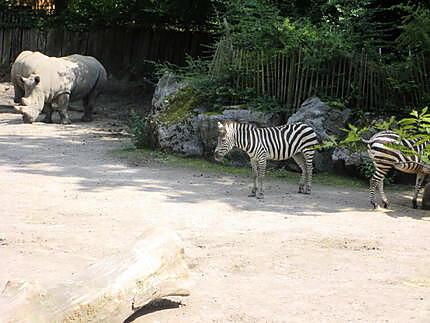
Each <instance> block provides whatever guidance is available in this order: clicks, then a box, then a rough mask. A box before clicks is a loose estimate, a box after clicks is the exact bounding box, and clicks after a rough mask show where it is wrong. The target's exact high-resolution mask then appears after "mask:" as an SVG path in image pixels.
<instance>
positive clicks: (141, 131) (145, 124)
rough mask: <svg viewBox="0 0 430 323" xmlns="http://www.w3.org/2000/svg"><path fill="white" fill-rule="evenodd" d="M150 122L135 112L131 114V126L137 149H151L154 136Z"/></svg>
mask: <svg viewBox="0 0 430 323" xmlns="http://www.w3.org/2000/svg"><path fill="white" fill-rule="evenodd" d="M149 122H150V121H149V119H148V118H147V117H142V116H140V115H139V114H138V113H136V112H135V111H132V112H131V115H130V120H129V124H130V130H131V133H132V136H133V144H134V145H135V146H136V148H151V142H152V141H151V140H152V136H151V128H150V123H149Z"/></svg>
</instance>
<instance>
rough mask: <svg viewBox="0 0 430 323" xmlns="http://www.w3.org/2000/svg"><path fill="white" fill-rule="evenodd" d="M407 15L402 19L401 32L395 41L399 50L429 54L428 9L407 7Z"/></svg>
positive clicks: (429, 18) (429, 28) (429, 23)
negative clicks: (405, 49)
mask: <svg viewBox="0 0 430 323" xmlns="http://www.w3.org/2000/svg"><path fill="white" fill-rule="evenodd" d="M408 11H409V13H410V14H409V15H408V16H406V17H405V18H404V25H403V27H402V29H403V32H402V33H401V35H400V36H399V37H398V39H397V43H398V46H399V48H400V49H404V48H407V49H409V50H412V51H415V52H419V51H424V52H426V53H429V52H430V9H429V8H425V7H418V8H416V9H413V8H410V7H408Z"/></svg>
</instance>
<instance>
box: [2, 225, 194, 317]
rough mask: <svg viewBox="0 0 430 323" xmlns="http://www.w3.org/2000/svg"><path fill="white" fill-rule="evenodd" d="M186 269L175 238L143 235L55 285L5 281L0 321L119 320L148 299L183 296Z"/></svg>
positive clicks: (162, 232)
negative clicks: (133, 242)
mask: <svg viewBox="0 0 430 323" xmlns="http://www.w3.org/2000/svg"><path fill="white" fill-rule="evenodd" d="M187 280H188V266H187V264H186V262H185V259H184V250H183V247H182V242H181V240H180V238H179V237H178V235H176V234H175V233H173V232H172V231H169V230H165V229H156V230H151V231H148V232H146V233H144V234H143V235H142V236H141V239H140V240H139V242H138V243H136V244H135V245H134V247H133V248H131V250H127V251H126V252H122V253H119V254H117V255H113V256H111V257H109V258H106V259H103V260H101V261H99V262H97V263H95V264H93V265H91V266H89V267H88V268H86V269H85V270H83V271H82V272H81V273H78V274H77V275H75V276H73V277H71V279H70V281H65V282H63V283H61V284H58V285H54V286H40V285H39V284H37V283H30V282H25V281H18V282H16V281H15V282H14V281H9V282H8V283H7V284H6V286H5V288H4V289H3V291H2V294H1V296H0V307H1V308H2V313H1V316H2V317H1V322H32V323H38V322H40V323H42V322H123V321H124V320H125V319H126V318H127V317H128V316H130V315H132V314H133V312H135V311H137V310H139V309H140V308H141V307H142V306H144V305H146V304H148V303H150V302H151V301H154V300H157V299H160V298H162V297H166V296H187V295H188V294H189V292H188V290H187V287H188V282H187Z"/></svg>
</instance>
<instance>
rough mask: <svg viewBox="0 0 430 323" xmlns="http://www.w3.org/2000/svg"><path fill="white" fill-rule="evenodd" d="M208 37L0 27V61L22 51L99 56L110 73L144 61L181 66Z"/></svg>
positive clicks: (138, 31) (138, 30) (141, 30)
mask: <svg viewBox="0 0 430 323" xmlns="http://www.w3.org/2000/svg"><path fill="white" fill-rule="evenodd" d="M207 42H208V36H207V34H205V33H200V32H180V31H166V30H151V29H144V28H113V29H105V30H96V31H92V32H72V31H66V30H63V29H50V30H38V29H25V28H5V29H0V64H3V65H7V64H11V63H12V62H13V61H14V60H15V58H16V56H17V55H18V54H19V53H20V52H21V51H23V50H33V51H40V52H42V53H45V54H46V55H50V56H64V55H68V54H73V53H79V54H84V55H91V56H94V57H96V58H97V59H99V60H100V61H101V62H102V63H103V64H104V65H105V66H106V68H107V69H108V71H110V72H112V73H113V74H121V73H125V72H126V70H129V69H130V68H135V67H136V66H137V65H139V64H141V63H143V61H144V60H153V61H160V62H166V61H167V62H170V63H173V64H177V65H183V64H184V62H185V59H186V55H190V56H193V57H195V56H198V55H201V54H202V53H203V51H204V47H203V46H202V44H205V43H207Z"/></svg>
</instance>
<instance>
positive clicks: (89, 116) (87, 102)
mask: <svg viewBox="0 0 430 323" xmlns="http://www.w3.org/2000/svg"><path fill="white" fill-rule="evenodd" d="M95 104H96V95H94V94H93V93H91V94H90V95H88V96H87V97H86V98H84V115H83V117H82V118H81V121H83V122H90V121H93V110H94V106H95Z"/></svg>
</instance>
